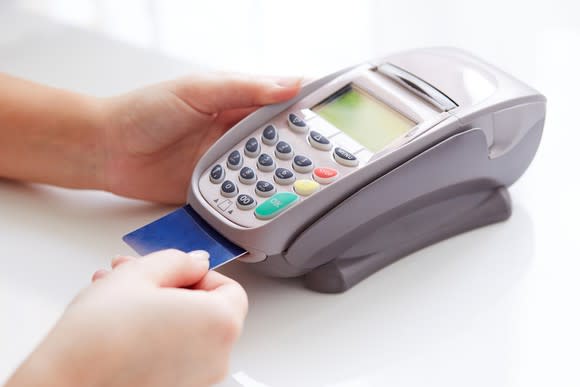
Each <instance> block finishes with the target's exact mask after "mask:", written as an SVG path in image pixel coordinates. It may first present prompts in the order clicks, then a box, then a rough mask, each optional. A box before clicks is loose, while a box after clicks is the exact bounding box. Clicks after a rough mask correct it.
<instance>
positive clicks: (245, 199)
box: [236, 194, 256, 210]
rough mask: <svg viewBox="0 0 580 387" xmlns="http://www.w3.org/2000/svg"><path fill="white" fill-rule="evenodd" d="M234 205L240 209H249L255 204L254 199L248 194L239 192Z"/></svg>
mask: <svg viewBox="0 0 580 387" xmlns="http://www.w3.org/2000/svg"><path fill="white" fill-rule="evenodd" d="M236 205H237V206H238V208H239V209H240V210H251V209H252V208H254V207H255V206H256V201H255V200H254V198H253V197H251V196H250V195H248V194H241V195H239V196H238V199H237V200H236Z"/></svg>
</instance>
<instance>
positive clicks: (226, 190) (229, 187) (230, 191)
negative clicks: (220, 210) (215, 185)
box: [220, 180, 238, 198]
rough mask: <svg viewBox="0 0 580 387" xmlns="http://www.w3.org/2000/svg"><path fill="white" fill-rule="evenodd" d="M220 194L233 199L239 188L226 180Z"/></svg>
mask: <svg viewBox="0 0 580 387" xmlns="http://www.w3.org/2000/svg"><path fill="white" fill-rule="evenodd" d="M220 192H221V194H222V195H223V196H225V197H226V198H233V197H234V196H236V195H237V194H238V186H237V185H236V183H234V182H233V181H231V180H226V181H224V182H223V183H222V186H221V189H220Z"/></svg>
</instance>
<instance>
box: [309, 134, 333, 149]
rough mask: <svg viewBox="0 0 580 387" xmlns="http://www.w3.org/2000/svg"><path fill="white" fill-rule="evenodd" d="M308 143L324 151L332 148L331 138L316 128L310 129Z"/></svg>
mask: <svg viewBox="0 0 580 387" xmlns="http://www.w3.org/2000/svg"><path fill="white" fill-rule="evenodd" d="M308 143H309V144H310V145H312V147H314V148H316V149H319V150H322V151H329V150H330V149H332V144H331V143H330V140H329V139H328V138H326V137H325V136H323V135H322V134H320V133H318V132H317V131H315V130H311V131H310V134H309V135H308Z"/></svg>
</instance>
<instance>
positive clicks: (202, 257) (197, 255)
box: [188, 250, 209, 261]
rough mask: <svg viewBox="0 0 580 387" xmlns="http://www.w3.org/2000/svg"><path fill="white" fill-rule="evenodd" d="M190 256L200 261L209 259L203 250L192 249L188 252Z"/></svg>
mask: <svg viewBox="0 0 580 387" xmlns="http://www.w3.org/2000/svg"><path fill="white" fill-rule="evenodd" d="M188 254H189V255H190V256H191V257H193V258H195V259H199V260H202V261H208V260H209V253H208V252H207V251H205V250H193V251H190V252H189V253H188Z"/></svg>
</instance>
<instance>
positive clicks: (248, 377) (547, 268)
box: [0, 1, 580, 387]
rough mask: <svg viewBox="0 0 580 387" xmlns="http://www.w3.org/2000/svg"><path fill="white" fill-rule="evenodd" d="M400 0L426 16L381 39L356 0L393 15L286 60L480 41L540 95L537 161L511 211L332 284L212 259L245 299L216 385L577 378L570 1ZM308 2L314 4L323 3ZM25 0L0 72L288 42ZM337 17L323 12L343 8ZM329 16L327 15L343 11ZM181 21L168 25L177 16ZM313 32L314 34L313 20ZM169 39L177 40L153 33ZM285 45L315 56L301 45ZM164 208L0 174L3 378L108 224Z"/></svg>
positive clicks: (111, 73) (113, 74)
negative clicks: (333, 288)
mask: <svg viewBox="0 0 580 387" xmlns="http://www.w3.org/2000/svg"><path fill="white" fill-rule="evenodd" d="M15 3H17V5H18V3H23V4H28V6H30V4H34V2H26V1H21V2H18V1H17V2H15ZM40 3H45V2H39V3H38V4H40ZM54 3H55V4H59V5H60V6H62V4H65V3H66V1H55V2H54ZM81 3H82V2H81ZM84 3H87V4H88V3H90V2H84ZM108 3H109V2H102V4H108ZM112 3H113V2H111V4H112ZM132 3H133V2H132ZM411 3H413V4H409V5H407V6H403V5H397V6H394V5H393V6H392V7H391V8H389V9H390V12H391V13H392V12H403V11H410V10H412V9H413V7H415V8H416V9H421V8H420V6H421V7H428V8H429V12H430V13H431V14H432V16H433V17H432V19H434V20H432V21H429V20H431V19H430V18H429V17H428V16H425V15H422V13H421V15H418V16H417V20H418V21H420V23H418V24H417V25H415V26H414V27H413V28H409V30H410V31H409V34H403V33H401V34H400V35H399V36H394V37H393V36H389V35H386V34H387V32H389V31H390V30H389V28H403V27H404V23H403V22H402V21H400V20H397V18H393V17H392V16H389V17H387V10H386V9H385V8H384V7H382V6H381V5H379V4H376V3H375V2H372V1H363V2H361V4H362V5H361V8H362V10H361V9H357V11H356V12H355V16H356V15H358V16H357V17H362V16H364V15H367V14H369V15H371V14H374V16H373V17H371V16H369V15H367V16H368V17H369V20H371V19H372V20H375V21H376V20H377V19H380V17H379V16H380V15H385V20H386V21H385V23H387V22H392V23H394V26H391V27H389V26H388V25H383V24H381V23H375V24H372V26H371V25H370V24H368V23H367V22H368V20H363V21H362V22H360V23H358V24H356V25H357V26H358V27H360V26H367V27H368V29H366V30H364V31H358V30H357V31H355V32H354V37H355V38H356V39H362V38H365V39H366V40H365V42H366V43H365V44H363V45H362V48H361V47H360V46H357V45H356V39H355V38H352V41H346V42H345V43H344V45H343V46H342V51H341V52H340V53H337V54H336V55H334V54H333V51H332V50H327V51H325V52H324V54H323V55H322V57H323V58H322V59H313V60H312V62H310V65H311V67H309V61H304V60H302V61H299V64H296V67H295V68H298V69H299V71H297V72H298V73H302V74H304V73H306V74H310V73H312V74H318V73H322V72H325V71H328V70H332V69H333V67H332V65H333V64H337V67H340V66H341V65H343V64H347V59H349V55H348V53H349V51H348V50H349V49H350V48H352V50H353V51H352V52H353V54H352V58H350V60H351V61H353V62H356V61H357V60H359V59H361V58H362V56H363V55H369V56H374V55H380V54H384V53H386V52H389V51H392V50H395V49H400V48H405V47H414V46H422V45H432V44H448V45H458V46H460V47H463V48H466V49H469V50H470V51H472V52H475V53H477V54H480V55H481V56H483V57H485V58H486V59H487V60H489V61H490V62H492V63H494V64H496V65H498V66H499V67H502V68H504V69H506V70H508V71H510V72H512V73H514V74H515V75H516V76H518V77H520V78H522V79H523V80H525V81H526V82H528V83H530V84H532V85H533V86H535V87H536V88H537V89H539V90H540V91H541V92H543V93H544V94H545V95H546V96H547V98H548V119H547V121H546V126H545V132H544V138H543V140H542V144H541V146H540V150H539V152H538V154H537V156H536V159H535V161H534V162H533V164H532V166H531V167H530V169H529V170H528V171H527V172H526V174H525V175H524V176H523V177H522V178H521V179H520V180H519V181H518V182H517V183H516V184H515V185H514V186H513V187H512V188H511V189H510V191H511V193H512V200H513V204H514V211H513V216H512V217H511V219H509V220H508V221H506V222H504V223H501V224H497V225H493V226H489V227H486V228H483V229H479V230H476V231H473V232H469V233H466V234H463V235H461V236H458V237H455V238H452V239H450V240H447V241H445V242H442V243H439V244H437V245H435V246H431V247H428V248H426V249H423V250H421V251H419V252H417V253H415V254H412V255H411V256H409V257H407V258H405V259H403V260H401V261H399V262H397V263H395V264H393V265H392V266H390V267H388V268H386V269H384V270H382V271H381V272H379V273H377V274H375V275H373V276H372V277H371V278H369V279H367V280H365V281H363V282H362V283H360V284H359V285H357V286H356V287H355V288H353V289H351V290H350V291H348V292H347V293H344V294H341V295H323V294H316V293H313V292H310V291H308V290H306V289H304V288H303V287H302V286H301V283H300V281H299V280H280V279H271V278H265V277H262V276H260V275H258V274H255V273H253V272H252V271H251V270H250V268H249V266H248V265H244V264H231V265H229V266H227V267H226V268H225V269H224V271H225V272H226V273H227V274H228V275H230V276H232V277H234V278H236V279H237V280H239V281H240V282H241V283H242V284H243V285H244V286H245V288H246V289H247V291H248V294H249V298H250V313H249V316H248V320H247V323H246V327H245V331H244V333H243V336H242V338H241V340H240V342H239V343H238V344H237V346H236V347H235V350H234V353H233V357H232V363H231V375H230V377H229V378H228V380H226V381H225V382H224V383H223V384H221V385H223V386H232V387H233V386H246V387H257V386H262V387H264V386H268V387H278V386H281V387H291V386H327V387H330V386H332V387H362V386H386V385H390V386H426V385H428V386H431V387H433V386H445V387H451V386H462V387H463V386H472V387H473V386H485V387H489V386H526V387H529V386H547V385H553V386H578V385H580V374H579V373H578V361H579V359H580V329H579V327H580V303H579V301H578V299H579V298H580V260H579V258H580V254H579V253H578V247H577V240H578V233H579V230H580V228H579V227H578V225H577V223H578V220H579V219H580V205H579V204H578V201H579V200H580V173H579V170H580V152H579V150H578V149H579V148H578V147H579V144H580V134H579V132H580V127H579V125H578V123H577V121H578V119H577V118H575V117H576V116H575V113H576V112H578V109H579V107H578V103H579V102H578V101H579V98H578V89H579V88H580V77H579V76H578V73H579V69H580V49H579V47H580V26H579V25H578V23H577V19H573V17H572V15H573V13H574V12H573V11H574V10H573V4H574V3H573V2H572V1H570V2H564V1H560V2H558V1H555V2H550V3H549V4H547V5H545V6H530V7H529V8H527V9H526V10H523V9H522V4H528V3H527V2H526V3H522V2H516V4H513V5H509V6H507V5H506V4H504V3H505V2H499V1H498V2H497V4H502V6H501V8H502V9H506V7H507V11H506V12H508V14H503V13H502V14H501V15H499V16H497V18H496V19H493V16H494V12H491V11H489V10H488V8H487V7H489V8H493V7H492V6H491V4H492V3H493V2H486V4H487V6H486V8H485V9H484V8H482V9H481V10H480V9H478V7H476V8H475V9H471V8H470V7H468V6H467V5H461V4H463V3H453V2H450V1H444V2H443V5H444V6H445V9H453V10H454V11H453V14H452V15H447V13H446V12H442V11H440V10H437V9H435V8H433V7H434V6H431V5H430V4H432V3H428V2H425V3H421V2H418V1H415V2H411ZM152 4H156V5H157V6H158V7H160V6H161V5H160V4H162V2H158V1H156V2H152ZM244 4H245V3H244ZM247 4H248V5H247V6H248V7H250V6H251V7H254V8H255V7H258V8H259V9H260V10H261V11H262V12H263V13H262V14H261V15H262V17H263V18H266V19H267V17H266V16H268V14H267V13H268V12H273V11H272V10H268V9H266V10H264V9H262V8H260V7H266V8H268V7H272V6H271V5H270V6H266V5H263V4H262V5H260V4H261V3H260V2H258V1H254V2H251V1H249V2H247ZM510 4H511V3H510ZM516 5H517V6H516ZM182 6H184V5H182ZM175 7H178V6H177V5H176V4H174V8H175ZM200 7H201V5H200ZM204 7H206V8H207V7H211V6H208V5H206V6H204ZM312 7H313V8H315V9H314V10H313V12H314V13H315V15H318V16H321V15H322V8H323V7H321V6H316V7H314V6H312ZM365 7H366V8H365ZM372 7H377V8H378V9H377V10H376V12H374V13H373V12H371V11H373V9H374V8H372ZM406 7H409V8H406ZM518 7H519V8H518ZM254 8H251V10H250V11H248V14H249V15H253V14H254V13H253V11H252V9H254ZM168 9H169V10H170V11H171V12H169V11H168V10H167V9H164V10H163V12H161V13H163V14H164V15H165V17H166V18H167V17H169V16H171V15H177V14H178V12H177V11H175V10H174V9H173V8H171V7H169V6H168ZM495 9H500V6H496V8H495ZM254 10H255V9H254ZM37 11H38V10H37ZM205 11H207V9H205ZM478 11H482V12H478ZM484 11H485V12H484ZM40 12H41V14H42V15H40V14H39V15H36V16H35V15H32V14H30V13H28V12H24V11H20V10H18V11H15V10H12V9H11V8H10V7H7V6H0V71H5V72H9V73H12V74H15V75H20V76H23V77H28V78H30V79H34V80H37V81H41V82H45V83H49V84H52V85H57V86H61V87H67V88H71V89H75V90H80V91H85V92H89V93H93V94H97V95H108V94H111V93H118V92H120V91H123V90H128V89H130V88H133V87H137V86H140V85H143V84H146V83H151V82H155V81H157V80H160V79H165V78H171V77H174V76H177V75H180V74H184V73H187V72H188V71H191V70H192V69H194V68H197V67H199V66H213V67H222V68H228V69H237V70H240V71H250V70H252V69H254V70H256V69H257V70H258V71H263V72H270V73H275V72H283V73H290V72H291V71H290V70H292V68H293V67H292V66H289V65H288V63H287V61H285V60H284V57H283V53H284V51H285V50H287V49H282V48H279V46H278V45H276V44H275V43H276V39H277V36H276V35H275V34H274V36H270V35H267V34H266V35H267V36H266V35H264V33H263V31H264V30H263V28H266V27H269V26H271V23H262V24H261V29H260V28H258V29H257V32H256V31H254V32H247V33H246V34H245V35H244V34H242V35H243V36H242V37H240V36H236V37H232V41H231V45H232V46H236V47H237V46H239V43H240V40H244V41H245V44H246V46H245V48H246V49H247V50H248V52H249V54H248V55H247V56H244V57H243V58H242V57H240V56H239V53H236V52H234V54H231V55H230V54H228V52H229V51H228V50H229V46H228V45H227V44H226V43H227V40H225V38H223V37H222V36H218V37H216V39H218V40H220V39H221V40H223V41H221V40H220V42H219V43H220V44H223V46H220V48H221V51H223V52H221V51H219V50H216V49H215V48H212V45H211V44H210V43H208V42H201V43H200V47H201V48H200V52H197V53H192V52H190V51H188V48H189V47H190V45H191V44H194V43H191V42H189V39H186V38H185V37H184V36H183V34H182V33H179V34H178V35H176V34H177V32H175V31H174V30H171V28H169V29H168V28H165V29H164V27H163V26H164V25H163V23H161V25H157V28H158V30H157V32H158V33H157V35H155V34H154V35H155V36H161V37H162V39H161V40H155V39H153V38H151V39H150V40H151V41H153V42H157V43H156V44H155V45H150V44H149V43H150V40H146V41H132V39H131V38H127V36H128V35H127V34H124V32H122V31H121V32H119V30H118V28H117V29H115V28H113V27H110V26H109V27H110V28H109V27H107V25H106V23H105V24H102V23H101V24H99V25H97V26H96V27H95V25H93V24H90V23H86V20H85V22H83V23H84V24H83V23H81V22H78V23H76V24H83V25H82V26H81V27H79V26H76V27H72V26H66V25H64V24H61V23H62V21H61V22H59V23H56V22H54V21H49V19H48V18H47V17H46V15H47V14H49V13H47V12H46V10H44V11H43V10H40ZM168 12H169V16H168ZM208 12H209V11H208ZM264 12H265V13H266V15H265V16H264ZM316 12H318V14H316ZM437 12H438V13H437ZM474 12H475V13H478V16H479V17H478V18H477V19H478V20H479V21H484V22H485V23H484V24H482V25H481V26H479V27H478V26H477V24H476V23H474V22H473V20H472V21H471V22H467V21H466V20H465V19H466V17H467V15H471V14H473V13H474ZM509 12H511V13H509ZM65 14H66V13H65ZM105 15H108V14H107V13H106V12H105ZM407 15H408V14H407ZM435 15H439V16H441V18H437V17H435ZM576 15H578V13H577V12H576ZM49 16H50V17H54V15H53V14H49ZM101 16H102V15H101ZM348 16H349V15H348V13H345V12H338V13H337V14H333V17H334V18H335V19H336V18H343V19H344V20H343V21H344V22H346V20H347V18H348ZM351 16H352V15H351ZM411 16H412V15H408V16H407V20H406V22H409V20H408V19H409V18H412V17H411ZM335 19H333V21H332V22H330V21H327V22H326V23H330V25H329V26H330V27H333V26H338V25H344V23H339V22H338V21H337V20H335ZM516 19H517V23H516V22H514V20H516ZM105 20H111V19H107V18H105ZM180 20H181V19H176V22H175V23H176V24H175V25H173V24H172V28H174V29H179V28H180V26H181V27H183V25H182V24H183V21H180ZM258 20H261V19H258ZM309 20H312V21H314V20H316V17H315V16H310V19H309ZM372 20H371V21H372ZM81 21H82V20H81ZM339 21H340V20H339ZM66 22H67V23H68V22H70V21H68V20H66ZM226 22H228V23H229V22H231V20H229V19H228V20H226ZM180 23H182V24H180ZM240 23H241V22H240ZM244 23H245V24H243V23H242V27H243V26H247V25H250V24H252V23H251V22H250V21H245V22H244ZM256 23H258V22H257V21H256ZM321 23H322V24H321V25H324V24H323V23H324V22H323V21H321ZM574 23H575V24H574ZM387 24H388V23H387ZM103 25H105V27H103ZM311 25H315V26H316V24H311ZM373 26H374V27H373ZM319 27H320V26H319ZM184 28H185V27H184ZM192 28H193V27H192ZM232 28H233V27H232ZM487 28H489V29H490V30H488V31H482V30H483V29H487ZM314 30H316V31H317V33H318V34H320V35H321V36H322V33H321V32H320V31H322V28H320V29H316V28H314ZM103 31H104V32H103ZM123 31H125V30H123ZM159 31H161V32H159ZM102 33H105V34H107V35H108V36H104V35H102ZM300 34H304V32H303V31H302V32H300ZM287 35H288V33H287ZM287 35H281V36H279V37H278V38H280V39H282V40H283V39H289V38H288V36H287ZM136 36H141V35H139V34H137V35H136ZM176 36H179V37H181V38H175V42H174V43H172V44H169V43H167V42H173V40H172V37H176ZM257 36H262V37H263V39H262V40H260V41H257V40H256V37H257ZM301 36H305V35H301ZM340 36H342V35H340ZM345 36H346V35H345ZM389 37H390V40H389ZM114 39H121V40H125V41H126V42H125V43H122V42H119V41H115V40H114ZM180 39H181V40H180ZM236 39H237V40H236ZM127 41H128V42H130V43H131V44H129V43H127ZM184 41H187V42H184ZM160 42H161V43H160ZM163 42H166V43H163ZM224 42H226V43H224ZM284 42H285V44H287V47H288V44H289V43H290V42H289V41H284ZM369 42H370V43H369ZM355 46H356V47H355ZM299 47H300V48H303V49H304V52H307V53H309V55H310V57H312V58H315V53H316V50H317V49H318V48H317V47H318V46H317V45H316V42H312V41H305V42H304V43H301V44H300V45H299ZM333 47H334V46H333ZM232 50H234V51H235V48H232ZM238 50H239V49H238ZM267 51H271V52H272V54H271V58H270V61H269V62H267V63H266V64H264V62H263V61H260V59H264V58H265V54H264V52H267ZM211 53H213V54H214V56H212V55H211ZM206 54H207V55H206ZM252 54H255V56H252ZM235 55H238V57H239V58H240V60H239V66H237V67H236V63H237V62H236V60H235V59H236V56H235ZM359 57H360V58H359ZM272 58H273V59H272ZM192 63H196V64H195V65H194V64H192ZM296 63H298V62H296ZM0 87H1V85H0ZM169 210H170V208H169V207H162V206H157V205H153V204H149V203H144V202H139V201H132V200H127V199H122V198H118V197H115V196H113V195H110V194H107V193H102V192H90V191H73V190H65V189H58V188H53V187H46V186H39V185H30V184H20V183H15V182H10V181H2V180H0V380H4V379H5V378H7V377H8V375H9V374H10V373H11V371H12V370H13V369H14V368H15V367H16V366H17V365H18V364H19V362H20V361H22V359H23V358H24V357H25V356H26V355H27V353H29V352H30V351H31V350H32V349H33V348H34V347H35V345H36V344H37V343H38V342H39V340H40V339H41V338H42V336H43V335H44V334H45V333H46V332H47V331H48V330H49V329H50V327H51V325H52V324H53V323H54V322H55V321H56V319H57V318H58V316H59V314H60V313H61V311H62V310H63V309H64V307H65V306H66V305H67V303H68V302H69V301H70V299H71V298H72V297H73V296H74V295H75V294H76V293H77V292H78V290H79V289H80V288H82V287H83V286H85V285H86V284H87V283H88V281H89V279H90V276H91V274H92V273H93V272H94V271H95V270H96V269H98V268H100V267H105V266H107V265H108V264H109V262H110V259H111V257H113V256H114V255H116V254H120V253H131V250H130V249H129V248H128V247H127V246H126V245H124V243H123V242H122V241H121V239H120V237H121V236H122V235H123V234H125V233H126V232H127V231H130V230H132V229H134V228H136V227H138V226H140V225H143V224H145V223H147V222H149V221H151V220H153V219H156V218H157V217H159V216H161V215H162V214H164V213H166V212H168V211H169Z"/></svg>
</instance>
